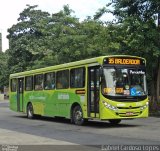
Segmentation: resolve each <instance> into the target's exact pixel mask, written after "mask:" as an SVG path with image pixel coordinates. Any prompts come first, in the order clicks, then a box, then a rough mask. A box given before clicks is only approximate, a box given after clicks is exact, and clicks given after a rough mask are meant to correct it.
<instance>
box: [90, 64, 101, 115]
mask: <svg viewBox="0 0 160 151" xmlns="http://www.w3.org/2000/svg"><path fill="white" fill-rule="evenodd" d="M99 81H100V78H99V66H94V67H89V68H88V116H89V117H99V114H98V113H99V89H100V87H99Z"/></svg>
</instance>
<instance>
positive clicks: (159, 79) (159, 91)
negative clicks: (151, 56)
mask: <svg viewBox="0 0 160 151" xmlns="http://www.w3.org/2000/svg"><path fill="white" fill-rule="evenodd" d="M157 70H158V71H157V84H156V88H157V89H156V101H157V102H159V96H160V57H159V58H158V68H157Z"/></svg>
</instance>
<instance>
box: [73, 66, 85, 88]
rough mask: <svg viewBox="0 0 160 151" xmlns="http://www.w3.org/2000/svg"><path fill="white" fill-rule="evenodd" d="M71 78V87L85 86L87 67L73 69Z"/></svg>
mask: <svg viewBox="0 0 160 151" xmlns="http://www.w3.org/2000/svg"><path fill="white" fill-rule="evenodd" d="M70 79H71V81H70V86H71V88H83V87H84V86H85V68H76V69H71V71H70Z"/></svg>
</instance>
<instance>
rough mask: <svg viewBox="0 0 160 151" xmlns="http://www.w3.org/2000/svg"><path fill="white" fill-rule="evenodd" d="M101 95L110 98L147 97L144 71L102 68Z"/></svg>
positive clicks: (125, 68)
mask: <svg viewBox="0 0 160 151" xmlns="http://www.w3.org/2000/svg"><path fill="white" fill-rule="evenodd" d="M102 93H103V94H104V95H110V96H144V95H147V88H146V73H145V69H143V68H127V67H124V68H120V67H118V66H116V67H104V68H103V77H102Z"/></svg>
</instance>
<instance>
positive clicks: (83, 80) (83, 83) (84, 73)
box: [70, 67, 86, 88]
mask: <svg viewBox="0 0 160 151" xmlns="http://www.w3.org/2000/svg"><path fill="white" fill-rule="evenodd" d="M80 69H82V72H83V73H82V74H83V75H82V79H81V81H82V85H81V86H76V85H74V84H72V71H73V70H74V81H75V76H76V73H75V71H76V70H80ZM77 75H78V74H77ZM85 76H86V68H85V67H78V68H72V69H71V70H70V88H84V87H85V81H86V77H85ZM78 85H79V84H78Z"/></svg>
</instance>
